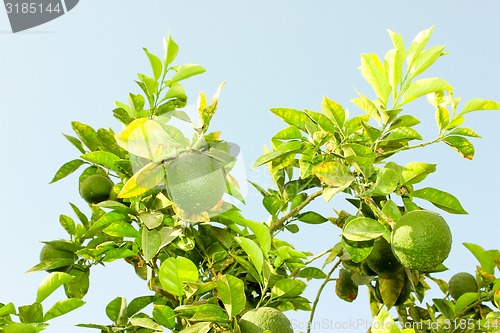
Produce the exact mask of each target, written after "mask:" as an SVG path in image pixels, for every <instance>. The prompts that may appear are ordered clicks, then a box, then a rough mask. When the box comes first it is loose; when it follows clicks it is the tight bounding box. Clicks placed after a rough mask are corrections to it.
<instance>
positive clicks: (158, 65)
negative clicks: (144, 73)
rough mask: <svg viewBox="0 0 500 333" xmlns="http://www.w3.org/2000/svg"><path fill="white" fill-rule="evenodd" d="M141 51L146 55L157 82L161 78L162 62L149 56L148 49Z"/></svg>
mask: <svg viewBox="0 0 500 333" xmlns="http://www.w3.org/2000/svg"><path fill="white" fill-rule="evenodd" d="M143 50H144V52H145V53H146V55H147V56H148V59H149V62H150V64H151V69H152V70H153V74H154V77H155V80H158V79H159V78H160V76H161V73H162V69H163V66H162V62H161V60H160V58H158V57H157V56H155V55H154V54H151V53H150V52H149V51H148V49H146V48H144V49H143Z"/></svg>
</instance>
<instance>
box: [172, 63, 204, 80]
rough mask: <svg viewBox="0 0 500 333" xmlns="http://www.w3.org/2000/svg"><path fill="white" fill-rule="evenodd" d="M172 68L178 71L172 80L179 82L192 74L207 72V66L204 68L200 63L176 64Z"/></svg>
mask: <svg viewBox="0 0 500 333" xmlns="http://www.w3.org/2000/svg"><path fill="white" fill-rule="evenodd" d="M172 69H173V70H175V71H176V72H177V73H175V74H174V76H173V77H172V79H171V81H172V82H178V81H181V80H185V79H187V78H189V77H191V76H194V75H198V74H202V73H205V72H206V69H205V68H203V67H202V66H200V65H196V64H186V65H180V66H174V67H172Z"/></svg>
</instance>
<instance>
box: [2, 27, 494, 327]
mask: <svg viewBox="0 0 500 333" xmlns="http://www.w3.org/2000/svg"><path fill="white" fill-rule="evenodd" d="M431 33H432V28H430V29H427V30H425V31H422V32H420V33H419V34H418V35H417V36H416V38H415V39H414V40H413V41H412V42H411V44H410V45H409V47H406V46H405V43H404V41H403V38H402V36H401V35H399V34H397V33H395V32H392V31H389V36H390V38H391V40H392V42H393V45H394V48H393V49H391V50H389V51H388V52H387V53H386V54H385V56H384V58H383V59H380V58H379V57H378V56H377V55H375V54H363V55H362V56H361V67H360V70H361V74H362V76H363V77H364V78H365V80H366V81H367V82H368V84H369V85H370V86H371V87H372V89H373V92H371V93H370V94H372V97H369V95H365V94H362V93H361V92H357V95H358V96H357V97H355V98H354V99H353V100H352V103H353V104H354V105H355V106H356V107H358V108H359V109H360V110H361V111H362V112H360V113H359V114H358V115H351V114H350V113H349V111H348V110H347V109H346V108H344V107H343V106H342V105H340V104H339V103H337V102H335V101H334V100H332V99H329V98H326V97H325V98H324V99H323V100H322V101H321V103H320V112H316V111H312V110H296V109H291V108H274V109H271V112H272V113H273V114H275V115H276V116H277V117H279V118H281V119H282V120H283V121H284V122H285V123H286V126H285V127H284V128H283V129H281V130H280V131H278V132H277V133H276V135H274V136H273V137H272V138H271V146H270V148H266V151H265V153H264V155H263V156H261V157H260V158H258V160H257V161H256V162H255V165H254V167H260V166H266V167H267V169H268V171H269V173H270V176H271V178H272V180H273V182H274V187H273V188H263V187H262V186H260V185H259V184H254V183H252V185H253V186H254V187H255V188H256V189H257V191H258V192H260V194H261V195H262V197H263V198H262V206H263V211H264V210H265V211H266V212H267V213H268V214H269V215H270V217H269V219H267V222H262V221H253V220H250V219H247V218H245V217H244V215H243V214H242V212H241V211H240V209H238V208H237V205H236V203H237V202H238V201H239V202H242V203H244V196H243V195H242V193H241V191H240V184H241V182H242V181H245V180H242V179H238V177H236V176H235V175H234V172H233V171H234V168H235V165H236V163H237V155H238V153H237V146H236V145H234V144H232V143H229V142H226V141H224V140H223V138H222V136H221V133H220V132H217V131H210V121H211V119H212V117H213V116H214V114H215V112H216V110H217V103H218V99H219V95H220V93H221V90H222V88H223V85H221V86H220V87H219V89H218V90H217V92H216V93H215V95H214V97H213V98H212V100H211V101H208V100H207V98H206V96H205V94H203V93H200V95H199V97H198V99H197V103H196V109H197V115H198V119H192V118H193V117H192V116H190V115H189V114H188V112H186V109H185V106H186V105H187V102H188V98H187V96H186V92H185V90H184V88H183V86H182V82H183V80H186V79H188V78H191V77H193V76H196V75H199V74H202V73H203V72H204V71H205V69H204V68H203V67H201V66H199V65H196V64H185V65H173V63H174V61H175V59H176V56H177V53H178V50H179V48H178V45H177V44H176V43H175V42H174V41H173V40H172V38H171V37H170V36H169V37H168V38H166V39H165V40H164V48H165V54H164V56H163V57H162V58H160V57H158V56H155V55H153V54H151V53H150V52H149V51H148V50H147V49H144V51H145V53H146V55H147V58H148V59H149V62H150V64H151V69H152V74H150V75H145V74H139V75H138V80H137V81H136V83H137V84H138V86H139V88H140V92H139V93H137V94H135V93H130V94H129V95H128V103H121V102H116V108H115V109H114V110H113V115H114V116H115V118H116V119H117V120H118V121H119V123H120V124H121V125H122V128H121V130H120V132H115V131H113V130H112V129H109V128H99V129H97V130H96V129H94V128H92V127H91V126H89V125H86V124H83V123H80V122H73V123H72V128H73V130H74V132H75V135H65V137H66V139H68V141H69V142H70V143H71V144H72V145H73V146H74V147H75V148H76V149H77V150H78V152H79V156H78V158H76V159H73V160H71V161H69V162H67V163H65V164H64V165H63V166H62V167H60V168H59V170H58V171H57V172H56V174H55V176H54V178H53V179H52V182H56V181H59V180H61V179H63V178H65V177H66V176H68V175H70V174H72V173H74V172H76V171H78V172H79V178H78V191H79V194H80V196H81V197H82V199H83V200H84V202H85V203H86V207H85V208H80V207H78V206H77V205H76V204H71V207H72V209H73V211H74V217H71V216H67V215H61V216H60V219H59V222H60V225H61V226H62V227H63V228H64V230H66V232H67V233H68V239H66V240H53V241H47V242H44V243H45V245H44V247H43V248H42V250H41V253H40V263H39V264H37V265H36V266H34V267H32V268H31V269H30V271H46V272H48V275H47V276H46V277H45V278H44V279H43V281H42V282H41V284H40V287H39V289H38V291H37V294H36V299H35V301H34V302H33V303H32V304H29V305H23V306H20V307H17V308H16V307H15V306H14V304H12V303H6V304H3V303H2V304H0V331H3V332H11V333H12V332H14V333H15V332H19V333H20V332H38V331H41V330H43V329H44V328H46V327H47V325H48V324H47V322H48V321H50V320H51V319H52V318H55V317H58V316H61V315H64V314H65V313H68V312H70V311H72V310H75V309H77V308H79V307H80V306H82V305H84V301H83V299H84V297H85V295H86V294H87V293H88V292H89V290H90V281H91V271H92V268H93V267H94V266H96V265H102V264H106V263H109V262H113V261H116V260H125V261H126V262H127V263H128V264H130V267H131V273H132V274H135V275H136V276H137V278H139V279H142V280H144V283H145V284H147V286H148V288H149V290H150V292H149V293H148V294H146V295H143V296H140V297H137V298H135V299H133V300H130V301H127V300H126V299H125V298H124V297H121V296H118V297H116V298H115V299H113V300H111V301H110V302H109V303H108V304H107V306H106V308H105V309H104V310H105V313H106V315H107V316H108V318H109V320H110V322H109V323H102V324H99V323H84V324H78V326H80V327H87V328H93V329H98V330H100V331H101V332H144V333H145V332H164V331H172V332H182V333H191V332H192V333H195V332H196V333H198V332H203V333H208V332H241V333H257V332H261V333H263V332H265V333H270V332H271V333H287V332H293V327H292V326H291V323H290V321H289V320H288V319H287V317H286V316H285V314H284V312H286V311H289V310H301V311H309V312H310V321H309V322H310V323H312V322H313V319H314V315H315V311H316V308H317V306H318V302H319V300H320V298H321V295H322V293H323V290H324V288H325V286H326V285H328V284H329V283H335V290H336V294H337V296H338V298H339V302H342V301H347V302H353V301H354V300H355V299H356V297H357V295H358V292H359V290H360V289H365V290H367V291H368V293H369V295H370V297H369V300H370V304H369V307H370V309H371V312H372V315H373V317H374V320H373V324H372V328H371V331H372V332H398V331H399V330H400V329H402V330H403V331H405V332H415V331H416V332H465V331H488V332H490V331H500V329H498V327H497V326H498V325H497V319H499V318H500V311H496V308H498V307H499V306H500V279H497V278H496V276H495V273H497V272H496V271H495V268H499V269H500V252H499V251H498V250H485V249H483V248H482V247H481V246H479V245H476V244H472V243H467V244H464V245H465V246H466V247H467V248H468V249H469V250H470V251H471V252H472V254H473V255H474V256H475V257H476V258H477V260H478V262H479V265H478V266H477V267H476V270H475V271H473V270H467V271H466V272H459V273H457V274H456V275H454V276H453V277H452V278H451V279H450V281H449V283H448V282H446V281H444V280H443V279H440V278H439V273H441V272H443V271H445V270H446V269H447V268H446V267H445V266H444V264H443V262H444V261H445V259H446V258H447V257H448V255H449V252H450V249H451V245H452V234H451V231H450V228H449V226H448V224H447V222H446V221H445V218H444V217H443V215H442V214H443V212H445V213H450V214H466V211H465V210H464V208H463V207H462V206H461V204H460V202H459V200H458V199H457V198H456V197H455V196H453V195H452V194H450V193H447V192H445V191H442V190H440V189H436V188H433V187H422V186H421V185H420V183H421V182H422V181H423V180H424V179H425V178H426V177H427V176H428V175H430V174H432V173H434V172H435V171H436V164H432V163H428V162H418V161H409V162H408V163H406V164H404V165H401V164H398V163H396V162H395V159H394V156H395V155H397V154H398V153H400V152H402V151H406V150H412V149H418V148H424V147H425V146H428V145H431V144H440V143H443V144H446V145H448V146H450V147H451V148H453V149H454V150H456V151H457V152H458V153H459V154H460V156H461V157H463V158H466V159H472V158H473V156H474V146H473V144H472V143H471V141H470V139H471V138H478V137H479V135H478V134H476V133H475V132H474V131H473V130H472V129H470V128H468V127H466V126H465V125H464V121H465V117H466V115H467V114H468V113H470V112H475V111H479V110H497V109H500V104H498V103H497V102H495V101H492V100H486V99H480V98H476V99H472V100H469V101H466V102H461V100H460V98H458V97H455V96H454V94H453V88H452V86H451V85H450V83H448V82H447V81H445V80H444V79H441V78H435V77H425V76H424V75H423V74H424V73H425V72H426V71H427V70H428V69H429V67H431V65H433V64H434V63H435V62H436V61H437V60H438V59H440V58H441V57H442V56H444V55H446V52H445V51H444V49H445V48H444V46H434V47H429V48H426V47H427V43H428V41H429V39H430V37H431ZM422 99H424V100H426V101H427V103H428V108H430V109H431V110H433V111H434V112H435V120H436V125H437V129H436V137H435V138H432V139H430V140H427V139H426V140H424V138H423V137H422V136H421V134H420V133H419V132H418V131H417V129H416V125H418V124H419V123H420V120H419V119H418V118H417V117H416V116H415V115H413V114H409V113H408V112H407V109H408V105H410V104H412V103H414V102H415V101H419V100H422ZM180 122H182V123H184V124H188V125H190V126H191V127H192V132H191V133H190V135H187V133H186V131H182V130H181V129H180V127H181V126H178V125H176V123H180ZM337 195H342V196H343V197H344V198H345V199H346V200H347V201H348V202H349V203H350V204H351V205H352V209H351V210H349V211H347V210H337V209H335V207H332V208H333V209H332V211H333V212H334V214H333V216H323V215H321V214H320V213H318V212H316V211H314V210H308V205H309V204H310V203H311V202H312V201H313V200H315V199H318V200H320V198H322V200H323V201H324V202H325V205H332V204H331V200H332V198H333V197H335V196H337ZM425 201H427V202H429V203H431V204H432V205H434V207H435V208H436V210H437V211H436V212H434V211H430V210H427V209H424V208H422V207H421V206H420V205H421V202H425ZM322 223H332V224H333V225H335V226H337V227H338V228H339V234H338V239H337V240H336V241H334V242H332V243H331V244H324V248H325V250H324V251H322V252H321V253H318V254H313V253H310V252H307V249H306V251H301V250H299V249H296V248H295V247H294V246H293V244H291V243H289V242H286V241H284V240H283V239H280V237H279V236H280V235H281V234H282V233H285V232H290V233H301V232H302V231H301V230H300V228H301V226H302V225H303V224H312V225H316V224H322ZM311 279H320V280H322V281H323V283H322V284H321V285H320V287H319V289H318V290H317V293H316V296H315V297H314V299H312V300H309V299H307V298H306V297H304V296H303V293H304V290H305V288H306V286H307V285H308V282H309V281H310V280H311ZM430 282H431V283H430ZM431 285H434V286H437V287H438V288H439V289H440V290H441V291H442V293H443V296H442V297H441V298H434V299H432V300H428V299H426V298H425V295H426V292H427V291H428V290H429V289H430V288H431ZM58 288H64V291H65V294H66V296H67V298H66V299H64V300H61V301H58V302H56V303H55V304H53V305H52V306H51V307H50V308H48V309H44V306H43V302H44V300H45V299H46V298H47V297H48V296H49V295H50V294H52V293H53V292H54V291H55V290H57V289H58ZM307 332H308V333H309V332H311V327H310V326H309V327H308V328H307Z"/></svg>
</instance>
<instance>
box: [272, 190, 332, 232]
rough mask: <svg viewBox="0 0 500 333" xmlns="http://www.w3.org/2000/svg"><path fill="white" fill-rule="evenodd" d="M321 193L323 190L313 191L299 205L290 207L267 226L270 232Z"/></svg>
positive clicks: (279, 226) (278, 227)
mask: <svg viewBox="0 0 500 333" xmlns="http://www.w3.org/2000/svg"><path fill="white" fill-rule="evenodd" d="M321 194H323V190H321V191H318V192H316V193H313V194H311V195H310V196H308V197H307V198H306V200H304V202H303V203H301V204H300V205H298V206H297V207H295V208H294V209H292V210H291V211H290V212H289V213H288V214H286V215H285V216H283V217H282V218H280V219H279V220H277V221H276V222H274V223H273V224H272V225H271V226H270V228H269V231H270V233H271V234H272V233H274V232H275V231H276V230H278V229H280V228H281V227H282V226H283V224H284V223H285V222H286V221H287V220H288V219H289V218H291V217H294V216H295V215H297V214H298V213H299V212H300V211H301V210H302V209H303V208H304V207H305V206H307V205H308V204H309V203H310V202H311V201H313V200H314V199H316V198H317V197H319V196H320V195H321Z"/></svg>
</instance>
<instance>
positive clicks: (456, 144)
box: [444, 135, 475, 160]
mask: <svg viewBox="0 0 500 333" xmlns="http://www.w3.org/2000/svg"><path fill="white" fill-rule="evenodd" d="M444 142H445V143H446V144H447V145H449V146H450V147H452V148H453V149H455V150H456V151H457V152H458V153H459V154H460V155H462V157H463V158H466V159H468V160H472V159H473V158H474V153H475V149H474V145H473V144H472V143H471V142H470V141H469V140H467V139H466V138H464V137H463V136H457V135H449V136H446V137H445V139H444Z"/></svg>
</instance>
